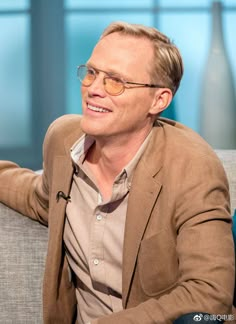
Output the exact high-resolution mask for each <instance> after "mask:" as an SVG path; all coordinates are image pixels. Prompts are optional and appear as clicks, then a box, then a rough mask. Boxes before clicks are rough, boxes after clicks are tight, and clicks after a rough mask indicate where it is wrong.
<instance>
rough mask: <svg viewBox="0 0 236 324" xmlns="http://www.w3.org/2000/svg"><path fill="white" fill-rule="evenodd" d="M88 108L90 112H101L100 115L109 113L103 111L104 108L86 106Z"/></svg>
mask: <svg viewBox="0 0 236 324" xmlns="http://www.w3.org/2000/svg"><path fill="white" fill-rule="evenodd" d="M88 108H89V109H90V110H93V111H97V112H102V113H106V112H109V110H108V109H104V108H100V107H95V106H92V105H88Z"/></svg>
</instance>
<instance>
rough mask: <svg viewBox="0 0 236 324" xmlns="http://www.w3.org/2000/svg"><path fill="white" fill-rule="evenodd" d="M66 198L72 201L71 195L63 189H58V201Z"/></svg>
mask: <svg viewBox="0 0 236 324" xmlns="http://www.w3.org/2000/svg"><path fill="white" fill-rule="evenodd" d="M61 198H62V199H64V200H65V201H67V202H68V201H70V196H69V195H68V196H67V195H66V194H65V193H64V192H63V191H58V193H57V195H56V200H57V202H58V201H59V200H60V199H61Z"/></svg>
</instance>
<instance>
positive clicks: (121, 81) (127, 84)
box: [77, 64, 166, 96]
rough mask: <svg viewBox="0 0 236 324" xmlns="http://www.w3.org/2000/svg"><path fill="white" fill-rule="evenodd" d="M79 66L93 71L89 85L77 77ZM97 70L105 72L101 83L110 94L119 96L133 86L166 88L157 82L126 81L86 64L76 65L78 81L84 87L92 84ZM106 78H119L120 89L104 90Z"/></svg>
mask: <svg viewBox="0 0 236 324" xmlns="http://www.w3.org/2000/svg"><path fill="white" fill-rule="evenodd" d="M81 68H87V69H89V70H92V71H94V80H93V81H92V82H91V84H89V85H85V84H83V80H82V79H81V78H80V77H79V70H80V69H81ZM98 72H103V73H105V74H106V75H107V76H104V77H103V85H104V89H105V91H106V93H108V94H109V95H111V96H119V95H121V94H122V93H123V92H124V91H125V89H134V88H166V87H164V86H161V85H159V84H152V83H140V82H131V81H126V80H124V79H123V78H121V77H116V76H115V75H112V74H111V73H109V72H106V71H103V70H100V69H97V68H96V69H95V68H93V67H88V66H87V65H86V64H82V65H79V66H77V77H78V79H79V81H80V82H81V84H82V85H83V86H84V87H90V86H91V85H92V84H93V82H94V81H95V80H96V77H97V74H98ZM106 79H117V80H119V82H120V83H121V84H122V85H123V88H122V89H121V91H119V92H118V93H116V94H113V93H110V92H109V91H107V90H106ZM129 85H134V87H131V86H129Z"/></svg>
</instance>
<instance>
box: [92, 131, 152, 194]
mask: <svg viewBox="0 0 236 324" xmlns="http://www.w3.org/2000/svg"><path fill="white" fill-rule="evenodd" d="M149 132H150V130H148V132H146V133H143V134H142V136H138V135H137V136H130V139H129V140H127V136H126V137H125V138H124V139H122V138H121V136H119V137H118V139H119V141H118V140H116V138H115V136H113V137H112V136H110V137H109V139H102V138H95V143H94V145H93V146H92V147H91V148H90V150H89V152H88V154H87V156H86V163H87V165H88V167H89V169H90V170H91V171H92V173H93V175H94V177H95V178H96V181H97V184H98V186H99V188H100V190H101V191H103V190H102V188H105V187H107V188H109V190H108V191H109V193H108V195H110V193H111V188H112V185H113V182H114V180H115V178H116V176H117V175H118V174H119V173H120V172H121V170H122V169H123V168H124V167H125V166H126V165H127V164H128V163H129V162H130V161H131V160H132V158H133V157H134V156H135V154H136V153H137V151H138V149H139V148H140V146H141V145H142V143H143V142H144V140H145V138H146V137H147V135H148V133H149Z"/></svg>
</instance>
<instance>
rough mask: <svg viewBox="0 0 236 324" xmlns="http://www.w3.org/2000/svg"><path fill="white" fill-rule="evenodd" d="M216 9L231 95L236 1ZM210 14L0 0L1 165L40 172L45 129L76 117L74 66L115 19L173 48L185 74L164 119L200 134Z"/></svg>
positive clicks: (185, 6) (92, 0)
mask: <svg viewBox="0 0 236 324" xmlns="http://www.w3.org/2000/svg"><path fill="white" fill-rule="evenodd" d="M221 4H222V30H223V37H224V44H223V45H224V47H225V50H226V52H227V61H228V64H229V65H230V71H231V72H232V75H231V77H232V80H231V83H232V82H233V87H234V89H235V86H234V85H235V78H236V60H235V57H236V36H235V35H236V0H224V1H223V0H222V1H221ZM212 16H213V15H212V1H211V0H178V1H176V0H155V1H154V0H145V1H144V0H113V1H111V0H99V1H97V0H86V1H85V0H64V1H63V0H50V1H49V0H31V1H30V0H0V44H1V46H0V159H1V160H2V159H7V160H12V161H15V162H17V163H19V164H20V165H21V166H23V167H30V168H33V169H39V168H41V167H42V154H41V151H42V142H43V138H44V135H45V132H46V130H47V128H48V126H49V124H50V123H51V122H52V121H53V120H54V119H55V118H57V117H58V116H60V115H62V114H68V113H69V114H71V113H76V114H77V113H81V97H80V85H79V82H78V81H77V79H76V67H77V66H78V65H79V64H83V63H85V62H86V61H87V59H88V58H89V56H90V54H91V50H92V48H93V46H94V45H95V43H96V42H97V40H98V38H99V36H100V34H101V32H102V31H103V29H104V28H105V27H106V26H107V25H108V24H109V23H110V22H112V21H115V20H124V21H128V22H131V23H141V24H146V25H149V26H155V27H157V28H158V29H159V30H160V31H162V32H163V33H165V34H167V35H168V36H169V37H170V38H171V39H172V40H173V41H174V43H175V44H176V45H177V46H178V47H179V49H180V51H181V53H182V55H183V59H184V65H185V73H184V77H183V80H182V83H181V87H180V89H179V91H178V93H177V95H176V96H175V98H174V101H173V104H172V105H171V107H170V108H169V109H168V110H167V111H166V116H167V117H169V118H173V119H175V120H178V121H180V122H181V123H184V124H186V125H187V126H189V127H191V128H193V129H194V130H195V131H197V132H199V133H201V127H200V124H201V121H200V120H201V107H200V106H201V104H202V103H201V101H202V95H201V94H202V86H203V84H204V82H205V70H206V62H207V60H208V58H209V53H210V47H211V40H212V34H213V26H212ZM222 82H224V81H223V80H222ZM215 93H217V90H216V91H215ZM233 108H234V109H236V107H233ZM234 123H235V124H236V121H234ZM61 140H62V141H63V139H61Z"/></svg>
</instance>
